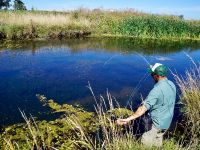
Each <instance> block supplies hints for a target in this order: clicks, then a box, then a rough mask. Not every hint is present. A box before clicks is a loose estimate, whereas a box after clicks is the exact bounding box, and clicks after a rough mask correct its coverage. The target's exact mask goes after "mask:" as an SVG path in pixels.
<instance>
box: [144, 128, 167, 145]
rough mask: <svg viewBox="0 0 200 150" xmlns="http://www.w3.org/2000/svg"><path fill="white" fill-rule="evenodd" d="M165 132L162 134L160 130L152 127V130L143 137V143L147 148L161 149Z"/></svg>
mask: <svg viewBox="0 0 200 150" xmlns="http://www.w3.org/2000/svg"><path fill="white" fill-rule="evenodd" d="M164 133H165V132H161V131H160V130H159V129H156V128H155V127H153V126H152V128H151V130H149V131H147V132H145V133H144V134H143V135H142V139H141V142H142V144H144V145H145V146H147V147H152V146H156V147H160V146H162V141H163V135H164Z"/></svg>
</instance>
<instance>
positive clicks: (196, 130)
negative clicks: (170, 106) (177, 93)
mask: <svg viewBox="0 0 200 150" xmlns="http://www.w3.org/2000/svg"><path fill="white" fill-rule="evenodd" d="M188 57H189V58H190V59H191V61H192V62H193V64H194V67H193V68H191V69H190V70H187V71H186V76H185V77H181V76H177V75H175V79H176V81H177V83H178V86H179V88H180V90H181V93H182V95H181V102H182V103H183V105H184V106H183V113H184V117H185V120H184V122H183V126H184V127H183V128H184V130H185V131H184V133H185V137H183V138H185V140H188V142H189V143H190V144H192V145H193V146H196V145H198V144H199V143H200V120H199V119H200V65H199V64H196V63H195V62H194V61H193V60H192V58H191V57H190V56H189V55H188Z"/></svg>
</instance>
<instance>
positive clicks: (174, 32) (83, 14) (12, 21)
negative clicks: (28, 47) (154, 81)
mask: <svg viewBox="0 0 200 150" xmlns="http://www.w3.org/2000/svg"><path fill="white" fill-rule="evenodd" d="M74 31H76V32H77V31H78V32H83V31H85V32H89V33H92V36H131V37H140V38H159V39H169V38H170V39H193V40H194V39H195V40H199V39H200V22H199V21H190V20H183V19H182V18H181V17H179V16H159V15H151V14H145V13H142V12H137V11H134V10H127V11H107V10H100V9H97V10H87V9H79V10H76V11H71V12H55V11H54V12H48V11H0V37H2V38H3V37H4V38H8V39H24V38H28V39H30V38H38V37H40V38H48V37H50V38H51V36H49V35H52V34H54V35H55V37H59V34H60V33H63V32H74ZM30 34H31V35H30ZM3 35H4V36H3ZM87 36H88V35H87ZM64 37H65V34H64V35H63V38H64ZM67 37H69V36H67Z"/></svg>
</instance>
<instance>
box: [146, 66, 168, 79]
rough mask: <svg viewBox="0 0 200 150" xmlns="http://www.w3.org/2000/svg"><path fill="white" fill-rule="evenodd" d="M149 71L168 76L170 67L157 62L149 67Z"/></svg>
mask: <svg viewBox="0 0 200 150" xmlns="http://www.w3.org/2000/svg"><path fill="white" fill-rule="evenodd" d="M148 72H149V73H151V74H152V73H154V74H157V75H160V76H166V75H167V72H168V69H167V67H166V66H165V65H163V64H160V63H156V64H155V65H154V66H150V68H148Z"/></svg>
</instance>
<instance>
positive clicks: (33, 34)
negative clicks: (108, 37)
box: [0, 30, 91, 41]
mask: <svg viewBox="0 0 200 150" xmlns="http://www.w3.org/2000/svg"><path fill="white" fill-rule="evenodd" d="M89 35H91V32H89V31H59V32H51V31H50V32H49V33H48V34H46V35H39V34H38V33H37V31H36V30H32V31H29V32H24V31H21V33H15V32H14V33H12V34H11V35H7V34H6V33H4V32H0V40H5V39H8V40H13V41H14V40H24V39H26V40H29V39H37V38H44V39H67V38H82V37H87V36H89Z"/></svg>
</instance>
